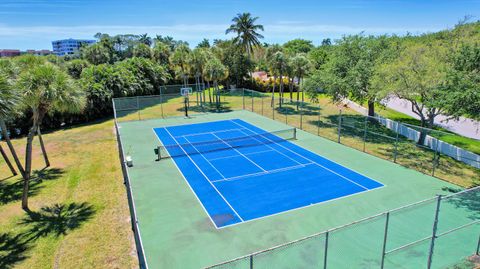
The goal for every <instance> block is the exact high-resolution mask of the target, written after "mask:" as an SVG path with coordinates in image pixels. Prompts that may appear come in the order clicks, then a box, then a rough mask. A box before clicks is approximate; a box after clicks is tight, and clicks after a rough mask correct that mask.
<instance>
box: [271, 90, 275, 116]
mask: <svg viewBox="0 0 480 269" xmlns="http://www.w3.org/2000/svg"><path fill="white" fill-rule="evenodd" d="M272 98H273V103H272V104H273V106H272V119H273V120H275V94H274V93H272Z"/></svg>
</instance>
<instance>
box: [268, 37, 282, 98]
mask: <svg viewBox="0 0 480 269" xmlns="http://www.w3.org/2000/svg"><path fill="white" fill-rule="evenodd" d="M279 51H282V47H280V45H278V44H274V45H272V46H270V47H268V48H267V50H266V53H265V62H266V63H267V66H268V69H269V72H270V74H271V75H273V85H272V100H271V102H270V106H271V107H274V103H275V86H276V85H277V70H276V69H275V66H274V63H273V61H272V60H273V55H275V53H277V52H279Z"/></svg>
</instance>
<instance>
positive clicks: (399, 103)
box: [382, 97, 480, 139]
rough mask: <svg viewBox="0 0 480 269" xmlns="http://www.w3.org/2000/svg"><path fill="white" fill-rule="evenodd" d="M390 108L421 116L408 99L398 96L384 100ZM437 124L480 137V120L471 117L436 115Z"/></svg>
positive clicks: (452, 130)
mask: <svg viewBox="0 0 480 269" xmlns="http://www.w3.org/2000/svg"><path fill="white" fill-rule="evenodd" d="M382 103H383V104H385V105H386V106H387V107H388V108H391V109H393V110H396V111H398V112H402V113H403V114H407V115H409V116H411V117H414V118H416V119H420V117H419V116H418V115H417V114H415V113H413V112H412V105H411V104H410V102H408V101H407V100H403V99H400V98H397V97H391V98H389V100H388V101H387V102H382ZM435 125H437V126H440V127H443V128H445V129H447V130H449V131H451V132H454V133H457V134H459V135H463V136H466V137H470V138H474V139H480V122H479V121H475V120H472V119H469V118H464V117H460V118H459V119H458V120H448V117H447V116H445V115H438V116H437V117H435Z"/></svg>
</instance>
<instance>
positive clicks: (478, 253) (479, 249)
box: [475, 235, 480, 256]
mask: <svg viewBox="0 0 480 269" xmlns="http://www.w3.org/2000/svg"><path fill="white" fill-rule="evenodd" d="M475 254H477V256H478V255H480V235H479V236H478V243H477V251H476V252H475Z"/></svg>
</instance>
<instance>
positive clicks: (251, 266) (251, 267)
mask: <svg viewBox="0 0 480 269" xmlns="http://www.w3.org/2000/svg"><path fill="white" fill-rule="evenodd" d="M250 269H253V255H250Z"/></svg>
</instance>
